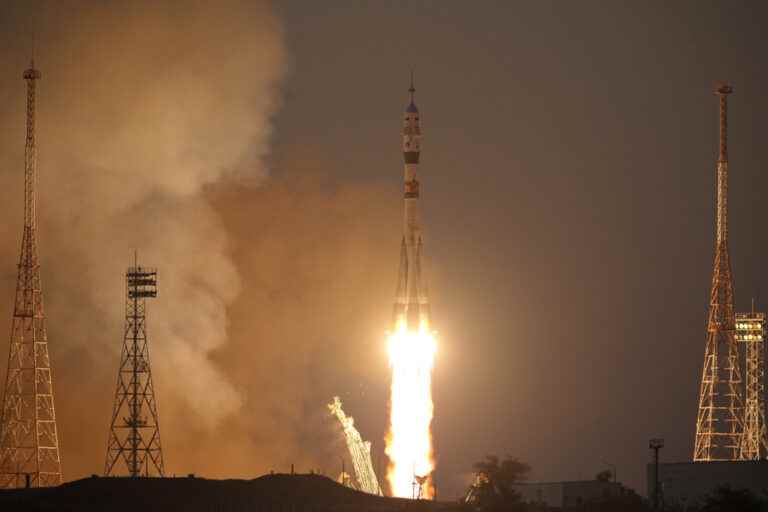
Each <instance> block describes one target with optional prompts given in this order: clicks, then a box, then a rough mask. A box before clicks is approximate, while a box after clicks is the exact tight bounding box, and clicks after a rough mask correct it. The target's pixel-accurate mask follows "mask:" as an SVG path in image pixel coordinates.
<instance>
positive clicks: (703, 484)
mask: <svg viewBox="0 0 768 512" xmlns="http://www.w3.org/2000/svg"><path fill="white" fill-rule="evenodd" d="M647 470H648V473H647V474H648V479H647V480H646V481H647V482H648V496H653V495H654V493H655V491H656V486H655V478H654V465H653V464H648V466H647ZM659 484H660V489H661V499H662V500H663V502H664V504H666V505H679V506H682V507H685V506H689V505H695V504H697V503H700V502H701V501H702V500H703V498H704V497H705V496H706V495H707V494H709V493H711V492H712V491H714V490H715V489H717V488H718V487H722V486H725V485H728V486H730V487H731V488H733V489H749V490H750V491H752V492H754V493H755V494H757V495H759V496H762V495H763V492H765V491H768V461H764V460H745V461H714V462H677V463H669V464H659Z"/></svg>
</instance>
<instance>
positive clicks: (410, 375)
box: [385, 323, 437, 499]
mask: <svg viewBox="0 0 768 512" xmlns="http://www.w3.org/2000/svg"><path fill="white" fill-rule="evenodd" d="M436 350H437V340H436V339H435V334H434V333H433V332H431V331H430V330H429V325H428V324H426V323H423V324H422V325H421V326H420V327H419V330H418V331H409V330H407V328H406V326H405V324H404V323H401V324H400V325H398V326H397V329H396V330H395V332H393V333H390V334H389V338H388V340H387V351H388V353H389V365H390V367H391V368H392V389H391V391H390V412H389V414H390V417H389V419H390V421H389V432H388V434H387V439H386V441H387V444H386V450H385V451H386V454H387V456H388V457H389V460H390V464H389V467H388V468H387V480H388V481H389V487H390V490H391V491H392V495H393V496H398V497H401V498H410V497H414V496H415V495H418V490H417V485H418V484H416V483H415V477H416V476H419V477H427V479H426V482H425V483H424V485H423V487H422V497H423V498H427V499H429V498H431V497H432V496H433V494H434V491H433V487H432V482H431V479H430V478H429V476H430V475H431V473H432V471H433V470H434V469H435V461H434V459H433V457H432V433H431V431H430V425H431V423H432V414H433V411H434V404H433V403H432V366H433V364H434V359H435V352H436Z"/></svg>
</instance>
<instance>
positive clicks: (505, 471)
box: [474, 455, 531, 512]
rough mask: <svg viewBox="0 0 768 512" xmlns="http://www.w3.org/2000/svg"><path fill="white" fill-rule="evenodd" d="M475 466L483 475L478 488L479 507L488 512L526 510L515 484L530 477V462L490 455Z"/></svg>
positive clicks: (477, 500) (477, 504) (477, 501)
mask: <svg viewBox="0 0 768 512" xmlns="http://www.w3.org/2000/svg"><path fill="white" fill-rule="evenodd" d="M474 467H475V471H476V472H477V473H478V474H479V475H480V476H481V478H480V479H479V481H478V483H477V485H478V487H479V488H477V489H476V492H477V498H476V506H477V508H479V509H480V510H483V511H488V512H494V511H515V510H525V506H524V505H523V503H522V501H521V500H520V494H519V493H517V492H515V490H514V489H513V485H514V484H516V483H518V482H521V481H523V480H525V479H526V478H527V477H528V473H529V472H530V471H531V467H530V466H529V465H528V464H526V463H524V462H520V461H519V460H517V459H516V458H513V457H507V458H506V459H504V460H503V461H499V458H498V457H497V456H495V455H488V456H486V457H485V460H482V461H480V462H477V463H475V466H474Z"/></svg>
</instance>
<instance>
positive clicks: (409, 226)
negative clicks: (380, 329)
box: [392, 81, 430, 330]
mask: <svg viewBox="0 0 768 512" xmlns="http://www.w3.org/2000/svg"><path fill="white" fill-rule="evenodd" d="M408 92H409V93H410V103H409V104H408V107H407V108H406V109H405V113H404V114H403V131H402V137H403V160H404V163H405V174H404V190H403V192H404V193H403V202H404V222H403V240H402V244H401V248H400V274H399V277H398V283H397V293H396V296H395V307H394V311H393V315H392V324H393V326H392V327H393V329H394V328H397V327H398V326H400V325H403V324H404V326H405V327H407V328H408V329H409V330H417V329H419V328H420V327H422V326H423V327H425V328H428V327H429V322H430V318H429V300H428V298H427V289H426V286H425V285H424V283H423V282H422V277H421V253H422V247H423V240H422V233H421V222H420V218H419V181H418V179H417V170H418V167H419V155H420V153H421V124H420V120H419V109H418V108H417V107H416V104H415V103H414V98H413V96H414V92H416V89H415V88H414V87H413V81H411V87H410V88H409V89H408Z"/></svg>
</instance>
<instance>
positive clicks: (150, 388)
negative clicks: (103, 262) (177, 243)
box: [104, 257, 165, 477]
mask: <svg viewBox="0 0 768 512" xmlns="http://www.w3.org/2000/svg"><path fill="white" fill-rule="evenodd" d="M125 288H126V300H125V335H124V337H123V348H122V352H121V355H120V369H119V370H118V373H117V390H116V391H115V403H114V409H113V412H112V420H111V423H110V427H109V442H108V445H107V457H106V463H105V465H104V475H105V476H115V475H118V474H123V473H127V474H128V476H131V477H138V476H160V477H162V476H164V475H165V468H164V465H163V450H162V446H161V444H160V421H159V418H158V414H157V400H156V397H155V388H154V385H153V383H152V369H151V366H150V364H149V339H148V337H147V326H146V311H147V306H146V299H151V298H155V297H157V269H154V268H148V267H142V266H139V264H138V260H137V259H136V257H134V264H133V266H131V267H128V270H127V271H126V273H125Z"/></svg>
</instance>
